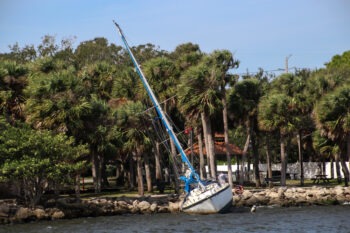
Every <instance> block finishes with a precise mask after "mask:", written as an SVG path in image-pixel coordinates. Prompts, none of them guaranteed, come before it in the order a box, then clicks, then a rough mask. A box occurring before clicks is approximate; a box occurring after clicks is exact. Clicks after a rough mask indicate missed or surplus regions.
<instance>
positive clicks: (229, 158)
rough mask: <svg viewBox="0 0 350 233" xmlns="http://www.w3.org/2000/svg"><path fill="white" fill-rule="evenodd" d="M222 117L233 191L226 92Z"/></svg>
mask: <svg viewBox="0 0 350 233" xmlns="http://www.w3.org/2000/svg"><path fill="white" fill-rule="evenodd" d="M222 88H223V90H225V87H222ZM222 105H223V110H222V115H223V121H224V137H225V147H226V159H227V176H228V183H229V184H230V186H231V189H232V187H233V180H232V166H231V154H230V145H229V140H228V120H227V103H226V95H225V92H224V93H223V97H222Z"/></svg>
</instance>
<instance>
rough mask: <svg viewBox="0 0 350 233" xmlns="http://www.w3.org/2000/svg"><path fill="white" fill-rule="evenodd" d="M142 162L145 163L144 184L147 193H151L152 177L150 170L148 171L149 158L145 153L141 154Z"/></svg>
mask: <svg viewBox="0 0 350 233" xmlns="http://www.w3.org/2000/svg"><path fill="white" fill-rule="evenodd" d="M143 160H144V162H145V173H146V183H147V191H148V192H152V191H153V187H152V176H151V170H150V164H149V157H148V154H147V153H144V154H143Z"/></svg>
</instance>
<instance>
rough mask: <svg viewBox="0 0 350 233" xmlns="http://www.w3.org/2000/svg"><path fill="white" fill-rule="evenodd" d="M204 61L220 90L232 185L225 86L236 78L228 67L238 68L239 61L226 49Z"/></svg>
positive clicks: (229, 178)
mask: <svg viewBox="0 0 350 233" xmlns="http://www.w3.org/2000/svg"><path fill="white" fill-rule="evenodd" d="M205 63H207V65H208V66H210V68H211V70H212V72H215V76H216V78H217V80H218V82H219V87H218V88H219V90H220V92H221V103H222V116H223V123H224V141H225V147H226V158H227V171H228V172H227V173H228V181H229V184H230V186H231V187H233V181H232V168H231V154H230V152H229V139H228V113H227V100H226V88H227V86H228V85H231V86H232V85H234V83H235V82H236V78H237V77H235V76H233V75H230V74H228V73H227V72H228V70H229V69H233V68H238V66H239V61H238V60H234V59H233V55H232V53H231V52H230V51H228V50H221V51H220V50H215V51H214V52H213V53H211V54H210V55H209V57H208V59H206V61H205Z"/></svg>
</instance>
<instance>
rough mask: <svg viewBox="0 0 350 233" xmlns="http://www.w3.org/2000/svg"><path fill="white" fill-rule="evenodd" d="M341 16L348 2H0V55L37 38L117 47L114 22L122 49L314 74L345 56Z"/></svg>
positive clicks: (346, 36)
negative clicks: (194, 50)
mask: <svg viewBox="0 0 350 233" xmlns="http://www.w3.org/2000/svg"><path fill="white" fill-rule="evenodd" d="M349 12H350V1H348V0H241V1H238V0H172V1H170V0H147V1H146V0H144V1H141V0H99V1H97V0H96V1H95V0H0V52H2V53H3V52H8V51H9V49H8V45H13V44H15V43H16V42H18V43H19V45H20V46H21V47H23V46H24V45H31V44H34V45H35V46H37V45H38V44H40V42H41V38H42V37H43V36H44V35H54V36H56V40H57V42H59V41H60V40H61V39H63V38H67V37H73V36H76V42H75V46H76V45H77V44H79V43H80V42H82V41H86V40H91V39H94V38H95V37H105V38H107V39H108V41H109V42H110V43H115V44H118V45H122V42H121V40H120V38H119V36H118V34H117V31H116V29H115V27H114V25H113V23H112V20H113V19H114V20H116V21H117V22H118V23H119V24H120V26H121V27H122V29H123V31H124V33H125V34H126V37H127V39H128V42H129V44H130V45H139V44H145V43H152V44H154V45H157V46H159V47H160V49H164V50H167V51H172V50H174V48H175V47H176V46H177V45H179V44H181V43H185V42H192V43H196V44H198V45H199V46H200V48H201V50H202V51H204V52H207V53H210V52H212V51H213V50H215V49H228V50H230V51H231V52H233V53H234V54H235V57H236V58H237V59H239V60H240V61H241V65H240V68H239V69H238V70H237V71H236V72H237V73H243V72H246V71H247V70H248V71H249V72H255V71H257V70H258V68H259V67H261V68H263V69H264V70H276V69H283V68H284V65H285V58H286V57H287V56H289V55H291V57H290V58H289V67H297V68H311V69H314V68H321V67H323V65H324V63H325V62H328V61H329V60H330V59H331V57H332V56H333V55H335V54H341V53H343V52H344V51H347V50H350V26H349V25H350V14H349Z"/></svg>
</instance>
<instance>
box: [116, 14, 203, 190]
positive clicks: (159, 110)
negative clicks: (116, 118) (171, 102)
mask: <svg viewBox="0 0 350 233" xmlns="http://www.w3.org/2000/svg"><path fill="white" fill-rule="evenodd" d="M113 22H114V24H115V26H116V27H117V28H118V31H119V34H120V37H121V38H122V40H123V42H124V44H125V47H126V50H127V51H128V53H129V55H130V57H131V60H132V62H133V63H134V66H135V68H136V71H137V73H138V75H139V76H140V79H141V81H142V83H143V86H144V87H145V89H146V91H147V93H148V95H149V97H150V98H151V101H152V102H153V105H154V107H155V108H156V111H157V113H158V115H159V116H160V119H161V120H162V123H163V125H164V126H165V128H166V131H167V132H168V134H169V135H170V138H171V139H172V140H173V142H174V144H175V146H176V148H177V150H178V151H179V153H180V155H181V159H182V161H183V162H184V163H186V164H187V166H188V167H189V169H190V171H191V175H193V176H194V178H195V179H196V180H197V181H198V183H199V184H200V185H201V186H202V185H203V184H202V181H201V179H200V178H199V175H198V173H197V172H196V171H195V169H194V168H193V166H192V164H191V163H190V161H189V160H188V158H187V156H186V154H185V152H184V150H183V149H182V146H181V144H180V142H179V140H178V138H177V136H176V134H175V133H174V130H173V128H172V127H171V125H170V123H169V121H168V119H167V118H166V116H165V114H164V112H163V110H162V108H161V107H160V105H159V102H158V100H157V98H156V96H155V95H154V93H153V91H152V89H151V87H150V85H149V84H148V81H147V79H146V78H145V75H144V74H143V72H142V70H141V68H140V66H139V64H138V63H137V61H136V59H135V57H134V54H133V53H132V52H131V49H130V47H129V44H128V42H127V41H126V39H125V36H124V34H123V31H122V29H121V28H120V26H119V25H118V24H117V23H116V22H115V21H113Z"/></svg>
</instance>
